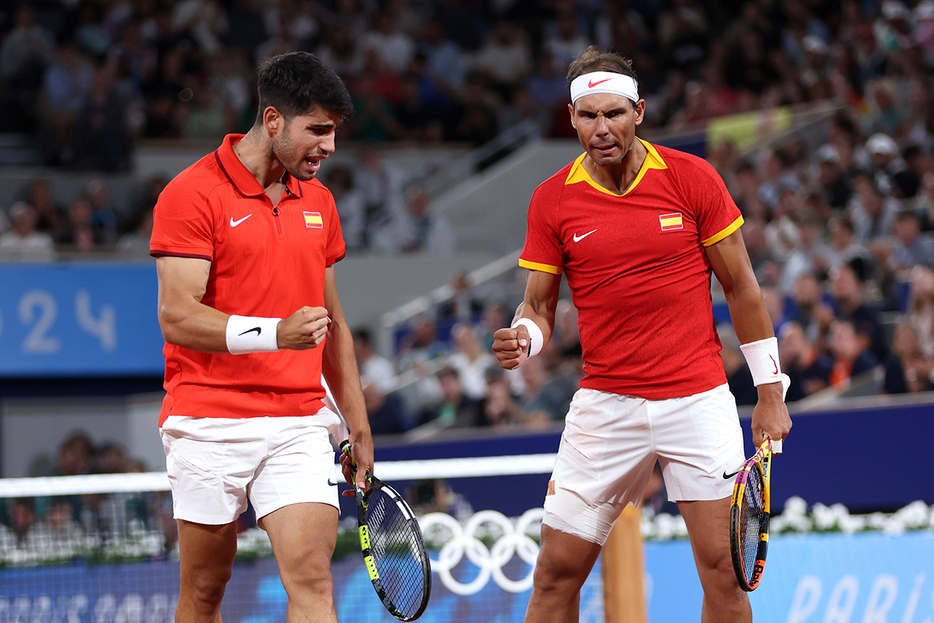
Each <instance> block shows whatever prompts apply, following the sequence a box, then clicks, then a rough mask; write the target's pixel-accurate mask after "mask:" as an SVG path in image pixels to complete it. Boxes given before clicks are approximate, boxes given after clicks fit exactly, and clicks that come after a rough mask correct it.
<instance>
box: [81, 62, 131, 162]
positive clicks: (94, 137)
mask: <svg viewBox="0 0 934 623" xmlns="http://www.w3.org/2000/svg"><path fill="white" fill-rule="evenodd" d="M114 70H115V68H114V67H113V65H112V64H106V65H103V66H101V67H99V68H98V69H96V70H95V72H94V78H93V80H92V82H91V90H90V92H89V93H88V94H87V96H86V97H85V99H84V102H83V104H82V105H81V107H80V108H79V109H78V111H77V113H76V115H75V122H74V131H73V134H72V145H73V157H74V161H73V162H71V163H69V164H72V165H74V166H75V167H77V168H80V169H90V170H94V171H106V172H111V173H112V172H117V171H126V170H129V169H130V168H131V164H132V163H131V162H130V154H131V153H132V151H133V144H132V136H131V133H130V129H129V124H128V119H127V113H128V107H129V104H130V102H129V101H127V99H126V98H125V97H124V96H122V95H121V94H120V92H119V91H118V90H117V88H116V82H115V78H116V76H115V71H114Z"/></svg>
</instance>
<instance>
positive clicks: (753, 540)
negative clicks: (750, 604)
mask: <svg viewBox="0 0 934 623" xmlns="http://www.w3.org/2000/svg"><path fill="white" fill-rule="evenodd" d="M762 489H763V482H762V477H761V475H760V473H759V470H758V469H751V470H749V478H748V480H747V481H746V487H745V490H744V491H743V502H742V509H741V518H740V542H741V543H742V547H743V570H744V572H745V574H746V579H747V580H750V579H751V578H752V573H753V569H754V568H755V564H756V558H757V554H758V551H759V536H760V534H761V530H762V524H763V521H765V520H766V517H765V511H764V506H763V503H762V497H763V494H762Z"/></svg>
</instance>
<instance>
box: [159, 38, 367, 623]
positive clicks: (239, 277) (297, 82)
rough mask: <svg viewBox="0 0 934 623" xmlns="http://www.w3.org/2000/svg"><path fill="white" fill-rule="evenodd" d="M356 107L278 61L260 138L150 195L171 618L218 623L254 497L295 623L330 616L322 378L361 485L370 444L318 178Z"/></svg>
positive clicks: (294, 64) (339, 247)
mask: <svg viewBox="0 0 934 623" xmlns="http://www.w3.org/2000/svg"><path fill="white" fill-rule="evenodd" d="M352 113H353V106H352V104H351V100H350V95H349V93H348V92H347V89H346V88H345V87H344V83H343V82H341V80H340V78H339V77H338V76H337V75H336V74H335V73H334V72H333V71H331V70H330V69H328V68H327V67H325V66H324V65H323V64H322V63H321V61H319V60H318V59H317V58H316V57H314V56H313V55H311V54H308V53H304V52H295V53H290V54H285V55H282V56H277V57H274V58H272V59H270V60H269V61H267V62H266V63H264V64H263V65H262V66H261V67H260V70H259V113H258V114H257V117H256V122H255V123H254V125H253V127H252V128H251V129H250V131H249V132H248V133H247V134H246V135H245V136H238V135H230V136H227V138H225V139H224V142H223V143H222V144H221V146H220V147H219V148H218V149H217V151H215V152H214V153H212V154H209V155H208V156H206V157H205V158H202V159H201V160H200V161H198V162H196V163H195V164H194V165H192V166H191V167H189V168H188V169H186V170H185V171H183V172H182V173H180V174H179V175H178V177H176V178H175V179H174V180H173V181H172V182H170V183H169V184H168V186H166V188H165V190H163V191H162V194H161V195H160V196H159V201H158V203H157V204H156V209H155V214H154V225H153V233H152V240H151V243H150V252H151V253H152V255H154V256H155V257H156V258H158V260H157V262H156V270H157V274H158V282H159V297H158V304H159V324H160V325H161V327H162V333H163V335H164V337H165V342H166V344H165V349H164V352H165V389H166V397H165V400H164V402H163V404H162V413H161V415H160V418H159V425H160V426H161V427H162V440H163V444H164V446H165V452H166V466H167V468H168V474H169V480H170V482H171V485H172V500H173V504H174V515H175V518H176V520H177V522H178V542H179V554H180V559H181V590H180V592H179V597H178V608H177V610H176V620H177V621H184V622H185V623H216V622H217V621H220V604H221V598H222V597H223V595H224V589H225V587H226V584H227V580H228V579H230V574H231V567H232V565H233V561H234V555H235V554H236V552H237V526H236V519H237V517H238V516H239V515H240V513H242V512H243V511H244V510H246V508H247V498H249V500H250V502H252V504H253V508H254V510H255V511H256V516H257V517H258V520H257V523H258V524H259V526H260V527H261V528H263V529H264V530H266V532H267V533H268V534H269V539H270V541H271V542H272V548H273V552H274V554H275V556H276V562H277V563H278V565H279V573H280V575H281V577H282V584H283V586H284V587H285V590H286V592H287V593H288V596H289V605H288V620H289V621H312V620H314V621H328V622H332V623H333V622H335V621H337V616H336V614H335V608H334V600H333V594H332V580H331V570H330V569H331V567H330V565H331V555H332V554H333V552H334V546H335V543H336V540H337V520H338V494H337V486H336V484H337V483H336V482H334V481H333V476H334V452H333V449H332V447H331V443H330V439H329V429H330V428H333V427H336V426H337V425H338V424H339V420H338V416H337V414H335V413H334V411H333V410H330V409H328V408H327V407H325V406H324V404H323V402H322V401H323V399H324V397H325V390H324V388H323V386H322V383H321V375H322V372H323V374H324V377H325V379H326V380H327V383H328V385H330V387H331V390H332V392H333V395H334V398H335V399H336V402H337V405H338V406H339V407H340V409H341V411H342V412H343V415H344V418H345V419H346V422H347V426H348V428H349V434H350V441H351V443H352V444H353V458H354V460H355V461H356V463H357V465H358V466H359V467H360V468H361V469H360V471H359V472H358V473H357V478H356V480H357V485H358V486H359V487H363V488H365V487H366V486H367V485H366V480H365V477H364V474H365V472H366V470H367V469H372V466H373V440H372V438H371V435H370V427H369V423H368V421H367V415H366V409H365V406H364V402H363V392H362V390H361V388H360V379H359V376H358V373H357V365H356V362H355V360H354V351H353V342H352V339H351V335H350V329H349V327H348V326H347V322H346V320H345V318H344V314H343V312H342V311H341V306H340V301H339V299H338V296H337V286H336V282H335V277H334V267H333V264H334V263H335V262H337V261H338V260H340V259H341V258H342V257H343V256H344V240H343V238H342V236H341V230H340V223H339V222H338V217H337V209H336V208H335V206H334V199H333V197H331V193H330V192H328V190H327V189H326V188H325V187H324V186H322V185H321V183H320V182H319V181H318V180H316V179H315V177H316V175H317V173H318V170H319V168H320V167H321V162H322V161H323V160H324V159H325V158H327V157H328V156H329V155H330V154H331V153H332V152H333V151H334V135H335V133H336V132H337V130H338V128H340V126H341V124H342V123H343V121H344V119H345V118H346V117H349V116H350V115H351V114H352ZM347 470H348V471H347V472H345V473H348V474H349V467H348V468H347Z"/></svg>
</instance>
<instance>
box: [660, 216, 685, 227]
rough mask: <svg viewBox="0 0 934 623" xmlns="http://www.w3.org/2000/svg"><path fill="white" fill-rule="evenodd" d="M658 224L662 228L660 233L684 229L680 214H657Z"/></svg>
mask: <svg viewBox="0 0 934 623" xmlns="http://www.w3.org/2000/svg"><path fill="white" fill-rule="evenodd" d="M658 222H659V224H661V226H662V231H671V230H673V229H684V220H683V219H682V218H681V213H680V212H675V213H673V214H659V215H658Z"/></svg>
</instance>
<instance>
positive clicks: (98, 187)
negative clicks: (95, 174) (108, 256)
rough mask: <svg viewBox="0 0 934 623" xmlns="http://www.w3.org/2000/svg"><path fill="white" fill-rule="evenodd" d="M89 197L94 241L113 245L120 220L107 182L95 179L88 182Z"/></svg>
mask: <svg viewBox="0 0 934 623" xmlns="http://www.w3.org/2000/svg"><path fill="white" fill-rule="evenodd" d="M87 199H88V202H89V203H90V204H91V223H92V225H93V228H94V241H95V242H96V243H97V244H99V245H111V244H113V243H114V242H116V240H117V232H118V231H119V229H120V220H119V216H118V210H117V206H116V204H114V201H113V198H112V196H111V194H110V189H109V188H108V187H107V184H106V182H104V181H103V180H101V179H95V180H91V181H90V182H88V186H87Z"/></svg>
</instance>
